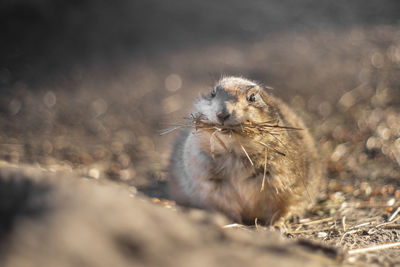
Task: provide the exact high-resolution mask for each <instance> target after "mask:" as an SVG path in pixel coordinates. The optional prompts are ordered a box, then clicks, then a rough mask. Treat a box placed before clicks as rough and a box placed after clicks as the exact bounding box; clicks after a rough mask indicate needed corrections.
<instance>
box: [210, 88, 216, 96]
mask: <svg viewBox="0 0 400 267" xmlns="http://www.w3.org/2000/svg"><path fill="white" fill-rule="evenodd" d="M216 95H217V90H216V89H215V88H214V89H213V90H212V91H211V97H215V96H216Z"/></svg>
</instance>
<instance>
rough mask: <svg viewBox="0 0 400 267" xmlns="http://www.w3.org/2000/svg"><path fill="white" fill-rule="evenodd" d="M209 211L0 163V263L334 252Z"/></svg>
mask: <svg viewBox="0 0 400 267" xmlns="http://www.w3.org/2000/svg"><path fill="white" fill-rule="evenodd" d="M193 214H197V215H196V216H193ZM198 214H201V216H198ZM209 216H214V215H210V214H209V213H206V212H203V211H192V212H189V213H185V212H180V211H173V210H169V209H166V208H163V207H161V206H158V205H155V204H152V203H151V202H150V201H148V200H147V199H146V197H144V196H139V195H137V196H132V195H130V194H129V191H128V190H126V189H125V188H123V187H120V186H118V185H115V184H100V183H99V182H98V181H97V180H90V179H84V178H78V177H75V178H74V174H72V173H56V172H53V173H50V172H46V171H44V170H40V169H38V168H34V167H29V166H22V167H21V166H20V167H13V166H10V165H8V164H5V163H2V164H0V227H1V228H0V238H1V242H0V244H1V246H0V265H1V266H13V267H20V266H21V267H22V266H121V267H122V266H188V265H190V266H245V265H249V264H250V266H261V265H262V266H277V265H278V264H279V265H280V266H295V265H299V264H300V265H303V266H324V265H327V264H329V263H334V260H335V258H337V252H336V251H335V250H330V249H326V248H323V247H319V246H318V245H314V244H311V243H309V242H308V241H296V242H290V240H284V239H282V238H281V237H280V235H279V234H278V233H275V232H268V231H263V230H262V231H249V230H248V229H223V228H222V227H221V225H217V223H215V221H216V220H212V219H211V220H210V219H207V218H209ZM215 216H217V215H215Z"/></svg>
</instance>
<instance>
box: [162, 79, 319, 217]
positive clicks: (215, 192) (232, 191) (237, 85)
mask: <svg viewBox="0 0 400 267" xmlns="http://www.w3.org/2000/svg"><path fill="white" fill-rule="evenodd" d="M252 94H253V96H252V97H253V98H251V95H252ZM249 99H253V100H254V101H250V100H249ZM194 112H195V113H201V114H202V115H203V116H205V117H206V118H207V120H209V121H210V122H211V123H215V124H216V125H220V127H224V125H226V126H229V125H240V124H242V123H245V122H251V123H263V122H267V121H269V122H273V123H277V124H279V125H280V126H286V127H296V128H301V129H302V130H287V129H282V128H276V129H275V128H272V129H271V131H270V132H266V133H263V134H254V135H247V134H241V133H240V132H224V131H215V130H205V129H198V130H190V129H185V130H183V131H182V133H181V135H180V136H179V137H178V138H177V141H176V144H175V147H174V151H173V153H172V156H171V164H170V189H171V197H172V198H174V199H176V200H177V202H178V203H181V204H186V205H191V206H196V207H201V208H208V209H215V210H219V211H222V212H224V213H225V214H226V215H228V216H229V217H231V218H232V219H233V220H235V221H238V222H243V223H254V220H255V219H256V218H257V219H259V220H260V221H264V222H265V223H266V224H279V223H281V222H283V221H284V219H285V218H287V216H289V215H290V214H301V213H302V212H303V211H304V210H305V208H306V207H307V206H308V205H309V204H311V203H313V199H314V197H315V192H316V188H317V185H318V182H319V180H320V175H321V164H320V162H319V158H318V155H317V152H316V149H315V146H314V141H313V139H312V137H311V136H310V134H309V132H308V130H307V128H306V127H305V125H304V123H303V122H302V120H301V119H300V118H299V117H298V116H297V115H296V114H295V113H294V112H293V111H292V110H291V109H290V108H289V107H288V106H287V105H286V104H284V103H283V102H282V101H280V100H279V99H277V98H275V97H273V96H271V95H270V94H268V93H266V92H265V91H264V90H263V89H262V87H261V86H260V85H258V84H256V83H254V82H251V81H249V80H246V79H242V78H235V77H228V78H224V79H222V80H221V81H220V82H219V83H218V85H217V86H216V87H215V88H214V89H213V92H212V93H210V95H206V96H203V97H202V98H200V99H198V100H197V101H196V102H195V108H194ZM219 112H222V113H224V114H226V116H225V117H227V118H224V120H223V121H221V118H218V115H216V114H218V113H219ZM246 153H247V154H248V155H246ZM264 172H265V175H266V179H265V188H264V190H262V191H261V184H262V181H263V178H264Z"/></svg>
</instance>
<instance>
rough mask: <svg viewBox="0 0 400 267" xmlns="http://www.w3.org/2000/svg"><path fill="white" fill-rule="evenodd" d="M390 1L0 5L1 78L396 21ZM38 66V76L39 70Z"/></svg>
mask: <svg viewBox="0 0 400 267" xmlns="http://www.w3.org/2000/svg"><path fill="white" fill-rule="evenodd" d="M399 11H400V8H399V4H398V2H397V1H385V0H384V1H381V0H371V1H362V0H357V1H350V2H349V1H344V0H339V1H328V0H324V1H315V0H304V1H295V0H291V1H277V0H269V1H250V2H243V1H239V0H231V1H218V2H214V1H193V0H189V1H183V2H182V1H175V0H173V1H157V0H148V1H123V0H117V1H113V3H110V2H109V1H94V0H92V1H91V0H83V1H57V2H54V1H50V0H40V1H27V0H13V1H11V0H3V1H2V2H1V4H0V31H1V40H2V41H1V46H0V49H1V52H0V53H1V54H0V56H1V58H0V62H1V69H2V70H1V80H2V83H3V86H2V91H7V90H10V89H9V88H8V87H7V86H4V82H16V81H18V80H21V79H22V80H27V81H29V82H42V81H45V82H46V81H48V80H51V79H54V78H55V77H57V76H60V75H61V76H64V75H68V73H69V72H70V71H71V70H73V69H74V68H76V67H77V66H79V67H81V68H82V67H83V68H87V67H93V66H98V65H99V64H101V65H103V66H105V67H106V66H107V65H109V64H111V63H120V62H121V61H122V62H126V61H129V60H132V57H134V56H138V55H139V56H146V57H153V58H154V57H157V56H159V55H160V53H168V52H171V51H179V50H182V49H186V48H188V47H196V48H201V47H204V46H209V45H217V44H218V45H232V44H236V43H242V42H247V43H248V42H255V41H260V40H262V39H264V38H265V37H267V36H268V35H271V34H274V33H281V32H285V31H302V30H305V29H312V30H317V29H321V30H326V29H332V28H339V29H340V28H342V29H345V28H349V27H354V26H364V27H368V26H371V25H398V22H399V17H400V16H399ZM41 71H43V72H45V73H46V75H41Z"/></svg>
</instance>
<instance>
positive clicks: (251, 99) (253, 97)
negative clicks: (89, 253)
mask: <svg viewBox="0 0 400 267" xmlns="http://www.w3.org/2000/svg"><path fill="white" fill-rule="evenodd" d="M248 101H249V102H254V101H256V96H255V95H254V94H251V95H250V96H249V98H248Z"/></svg>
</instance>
